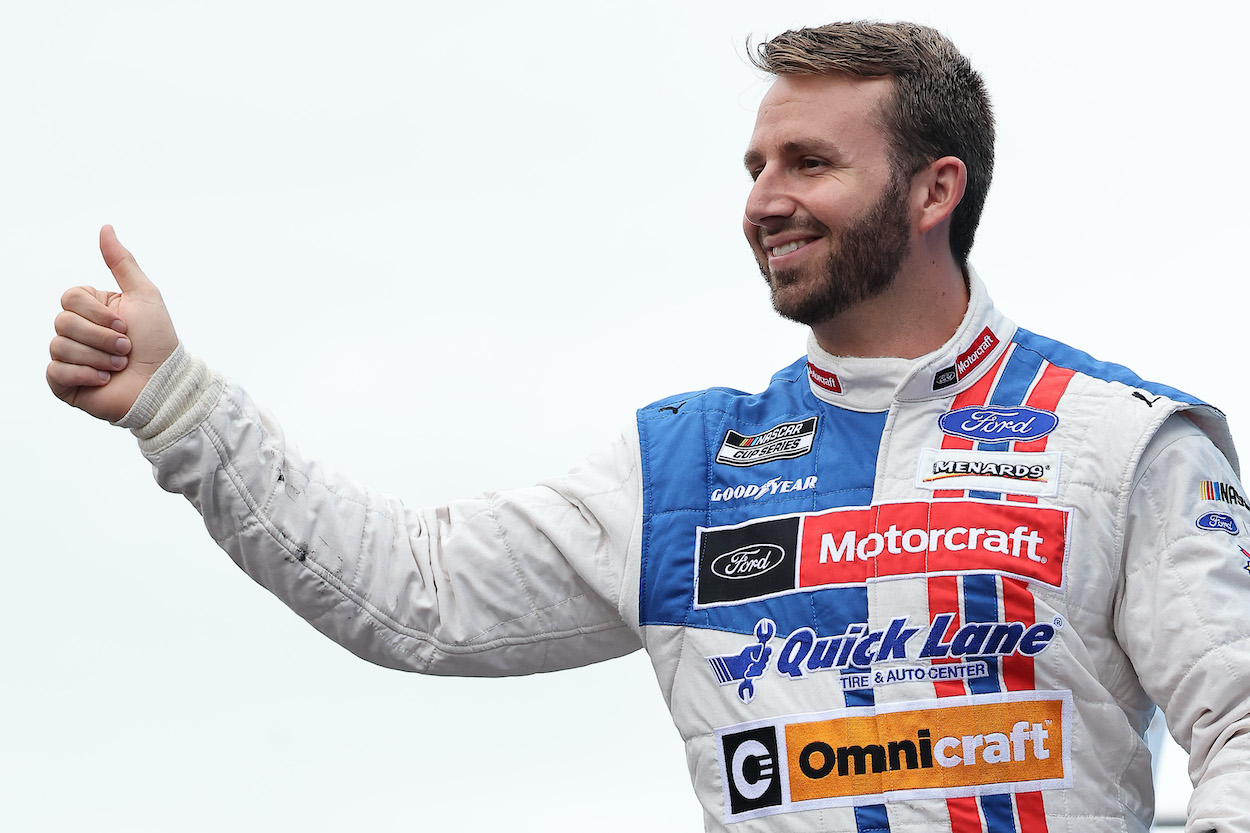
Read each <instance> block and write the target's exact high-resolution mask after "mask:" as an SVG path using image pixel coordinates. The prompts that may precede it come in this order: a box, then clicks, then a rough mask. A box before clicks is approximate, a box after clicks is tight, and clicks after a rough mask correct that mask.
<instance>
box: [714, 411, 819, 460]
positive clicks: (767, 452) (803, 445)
mask: <svg viewBox="0 0 1250 833" xmlns="http://www.w3.org/2000/svg"><path fill="white" fill-rule="evenodd" d="M818 421H819V417H814V416H813V417H808V418H807V419H803V420H798V421H796V422H783V423H781V424H780V425H774V426H773V427H772V428H769V429H768V430H767V431H764V432H763V433H760V434H754V435H750V436H748V435H746V434H739V433H738V432H737V431H734V430H729V431H726V432H725V438H724V439H723V440H721V444H720V450H719V451H717V452H716V462H718V463H724V464H725V465H727V466H755V465H759V464H760V463H768V462H771V461H773V460H792V459H794V458H795V457H802V456H803V455H804V454H806V453H808V452H809V451H811V450H812V443H814V442H815V440H816V424H817V422H818Z"/></svg>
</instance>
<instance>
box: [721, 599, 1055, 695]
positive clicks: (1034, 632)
mask: <svg viewBox="0 0 1250 833" xmlns="http://www.w3.org/2000/svg"><path fill="white" fill-rule="evenodd" d="M1062 628H1063V619H1062V618H1060V617H1055V618H1054V620H1053V621H1050V622H1035V623H1031V624H1030V623H1025V622H965V623H962V624H960V623H959V622H958V621H957V620H956V618H955V615H954V614H952V613H940V614H938V615H937V616H935V617H933V621H932V622H929V621H928V620H923V619H922V620H920V621H919V622H916V623H915V624H913V623H912V620H911V619H909V618H907V617H896V618H894V619H892V620H891V621H890V624H889V625H888V626H886V627H885V628H881V629H870V628H869V627H868V625H867V623H859V624H851V625H848V626H847V627H846V631H845V632H844V633H841V634H839V635H837V636H820V635H818V634H817V633H816V632H815V631H814V630H813V629H811V628H799V629H797V630H795V631H794V632H793V633H791V634H790V636H789V637H787V638H786V639H785V640H784V641H782V640H780V639H778V640H777V642H780V643H781V644H780V645H776V644H770V643H772V642H773V638H774V637H775V636H776V634H777V626H776V625H775V624H774V623H773V621H772V620H771V619H767V618H765V619H760V620H759V622H758V623H756V625H755V641H754V642H751V643H748V644H747V645H746V647H744V648H742V649H741V650H740V651H738V653H736V654H726V655H723V656H713V657H707V661H708V664H709V665H710V666H711V669H712V673H713V674H715V676H716V681H717V683H719V684H720V685H722V686H729V685H735V684H736V685H737V695H738V699H739V700H741V701H742V702H744V703H750V702H751V700H752V699H754V697H755V693H756V692H755V687H756V684H757V681H758V680H759V679H760V678H761V677H763V676H764V674H765V673H766V672H767V671H768V669H769V668H770V667H772V668H773V669H774V671H775V672H776V674H777V675H778V676H779V677H781V678H782V679H785V678H789V679H792V680H801V679H806V678H808V677H810V676H811V675H813V674H819V673H822V672H826V671H834V672H838V677H837V683H838V684H839V685H840V686H841V688H842V690H843V691H851V690H859V689H868V688H875V687H877V686H883V685H892V684H894V683H910V682H929V683H933V682H938V681H940V680H969V679H977V678H980V677H988V676H990V673H991V672H990V669H989V665H988V663H987V662H986V660H987V659H992V658H1001V657H1009V656H1023V657H1034V656H1037V655H1038V654H1040V653H1041V652H1042V651H1044V650H1046V648H1048V647H1049V646H1050V645H1051V643H1052V641H1053V640H1054V638H1055V635H1056V634H1057V633H1058V632H1059V631H1060V630H1061V629H1062ZM774 655H775V656H776V661H775V662H772V663H770V658H772V657H773V656H774ZM934 660H937V661H938V662H937V663H934V662H933V661H934ZM950 660H959V662H950ZM877 663H885V664H884V665H877ZM874 666H875V667H874Z"/></svg>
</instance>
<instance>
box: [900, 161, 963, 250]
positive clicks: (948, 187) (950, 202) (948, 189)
mask: <svg viewBox="0 0 1250 833" xmlns="http://www.w3.org/2000/svg"><path fill="white" fill-rule="evenodd" d="M967 185H968V166H967V165H965V164H964V163H963V160H961V159H958V158H956V157H954V156H943V157H942V158H941V159H934V160H933V161H932V162H930V163H929V164H928V165H926V166H925V167H924V168H922V169H920V170H919V171H918V172H917V173H916V175H915V176H914V177H912V196H913V198H914V200H915V202H913V203H912V204H913V205H915V206H916V207H917V208H918V209H919V211H920V217H919V218H918V221H917V227H918V228H919V230H920V233H921V234H925V233H927V232H929V231H932V230H933V229H934V228H935V227H936V226H938V225H940V224H941V223H942V222H943V221H945V220H946V219H947V218H948V217H950V216H951V214H952V213H954V211H955V206H957V205H959V201H960V200H962V199H963V198H964V188H965V187H967Z"/></svg>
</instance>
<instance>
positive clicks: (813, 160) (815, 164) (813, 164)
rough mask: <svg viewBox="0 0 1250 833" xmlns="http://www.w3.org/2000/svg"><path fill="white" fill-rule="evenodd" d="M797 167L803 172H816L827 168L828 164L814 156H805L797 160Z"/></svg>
mask: <svg viewBox="0 0 1250 833" xmlns="http://www.w3.org/2000/svg"><path fill="white" fill-rule="evenodd" d="M799 167H800V168H802V169H803V170H805V171H816V170H823V169H824V168H827V167H829V163H828V162H826V161H825V160H823V159H820V158H818V157H815V156H805V157H803V158H802V159H800V160H799Z"/></svg>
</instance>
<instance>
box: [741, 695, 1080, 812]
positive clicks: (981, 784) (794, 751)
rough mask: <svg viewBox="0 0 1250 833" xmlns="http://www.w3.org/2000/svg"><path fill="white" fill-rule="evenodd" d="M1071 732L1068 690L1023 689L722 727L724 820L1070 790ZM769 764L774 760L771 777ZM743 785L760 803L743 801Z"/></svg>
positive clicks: (1070, 700) (1070, 702) (1070, 709)
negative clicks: (765, 767) (875, 800)
mask: <svg viewBox="0 0 1250 833" xmlns="http://www.w3.org/2000/svg"><path fill="white" fill-rule="evenodd" d="M1071 725H1072V695H1071V693H1070V692H1067V691H1057V692H1041V691H1021V692H1009V693H1004V694H992V695H974V696H970V697H958V698H950V699H949V700H943V701H942V705H940V706H938V705H935V704H934V703H933V702H914V703H897V704H888V705H882V706H877V707H876V708H875V709H871V708H853V709H842V710H840V711H834V712H825V713H823V714H817V715H808V716H804V717H800V718H788V719H787V718H782V719H779V720H771V721H759V722H756V723H751V724H742V725H740V726H731V727H726V728H724V729H718V730H717V737H718V739H719V740H720V745H721V767H722V776H723V778H724V782H725V784H726V801H725V821H726V822H727V823H729V822H737V821H743V820H745V819H748V818H757V817H760V816H766V815H772V814H775V813H792V812H798V811H802V810H811V809H817V808H820V807H839V806H847V805H851V804H856V803H861V802H862V800H863V798H865V797H874V796H884V795H885V794H887V793H888V794H889V796H890V798H891V799H892V800H906V799H908V798H912V797H915V798H957V797H961V796H968V795H976V794H978V793H980V792H984V788H986V787H994V788H995V789H997V790H1000V791H1002V792H1032V791H1035V790H1044V789H1067V788H1069V787H1071V786H1072V773H1071V741H1070V737H1069V736H1070V732H1069V731H1068V730H1069V729H1070V727H1071ZM770 731H771V733H772V734H769V732H770ZM783 741H784V742H783ZM748 744H750V745H749V746H747V745H748ZM757 745H758V746H757ZM744 746H747V749H748V751H747V753H746V754H741V753H740V750H741V749H742V748H743V747H744ZM776 750H784V751H783V752H782V754H781V755H780V756H778V755H776V754H775V751H776ZM765 758H768V759H769V762H770V763H771V761H772V760H776V765H775V767H774V768H772V769H771V770H770V772H769V774H768V775H767V776H764V775H762V774H761V770H762V767H761V764H760V762H761V761H763V760H764V759H765ZM765 782H766V783H767V787H768V788H769V790H771V788H772V787H773V785H774V784H778V785H780V786H781V787H782V789H781V790H779V791H770V792H767V797H765V795H766V793H765V791H763V790H762V789H761V786H760V785H761V784H762V783H765ZM741 786H745V787H747V789H748V790H749V791H750V792H751V793H754V794H757V797H756V798H754V799H751V798H749V797H746V796H744V795H742V794H741V792H740V787H741ZM779 793H780V794H779Z"/></svg>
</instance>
